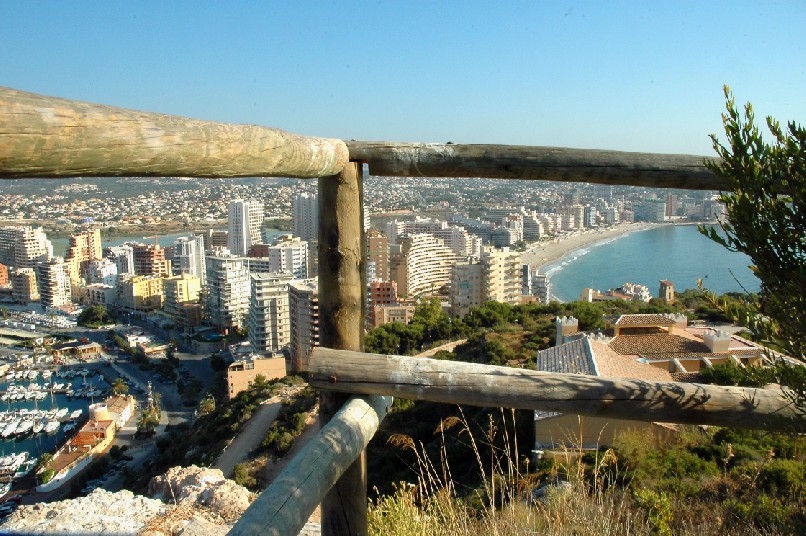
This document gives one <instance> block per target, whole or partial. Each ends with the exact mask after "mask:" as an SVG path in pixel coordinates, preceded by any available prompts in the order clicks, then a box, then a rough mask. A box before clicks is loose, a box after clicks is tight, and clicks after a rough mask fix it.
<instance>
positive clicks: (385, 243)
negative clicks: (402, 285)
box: [366, 229, 389, 281]
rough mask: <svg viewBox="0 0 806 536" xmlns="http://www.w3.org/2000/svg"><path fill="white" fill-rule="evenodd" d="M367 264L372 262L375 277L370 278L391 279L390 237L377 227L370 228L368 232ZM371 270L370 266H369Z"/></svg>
mask: <svg viewBox="0 0 806 536" xmlns="http://www.w3.org/2000/svg"><path fill="white" fill-rule="evenodd" d="M366 240H367V264H369V263H372V265H373V267H374V268H373V269H374V272H375V273H374V277H372V278H369V276H367V278H368V280H370V281H371V280H373V279H381V280H387V279H389V239H388V238H387V237H386V235H384V234H383V233H381V232H380V231H378V230H377V229H370V230H369V231H368V232H367V234H366ZM367 272H369V267H367Z"/></svg>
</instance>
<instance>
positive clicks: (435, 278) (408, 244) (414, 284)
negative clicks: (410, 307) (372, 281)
mask: <svg viewBox="0 0 806 536" xmlns="http://www.w3.org/2000/svg"><path fill="white" fill-rule="evenodd" d="M399 242H400V243H399V244H398V246H396V247H395V250H396V251H394V253H393V254H392V255H391V258H390V261H391V262H390V268H389V270H390V275H391V279H392V280H393V281H395V282H396V283H397V292H398V294H399V295H400V296H402V297H412V296H416V295H418V294H421V293H424V292H436V291H437V290H439V288H440V287H442V286H443V285H445V284H447V283H449V282H450V280H451V270H452V269H453V266H454V264H456V260H457V256H456V254H454V252H453V251H451V250H450V248H448V247H446V246H445V244H444V243H443V242H442V240H440V239H439V238H436V237H434V236H432V235H430V234H412V235H408V236H405V237H403V238H401V239H399Z"/></svg>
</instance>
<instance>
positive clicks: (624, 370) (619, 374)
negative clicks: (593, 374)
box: [590, 341, 672, 382]
mask: <svg viewBox="0 0 806 536" xmlns="http://www.w3.org/2000/svg"><path fill="white" fill-rule="evenodd" d="M590 345H591V349H592V350H593V354H594V359H595V361H596V369H597V371H598V373H599V376H603V377H609V378H630V379H636V380H645V381H655V382H670V381H672V376H671V374H669V373H668V372H667V371H665V370H663V369H661V368H658V367H654V366H652V365H649V364H647V363H641V362H640V361H638V360H636V359H635V358H633V357H627V356H624V355H619V354H618V353H616V352H615V351H614V350H613V349H612V348H610V347H609V346H608V345H607V344H605V343H603V342H600V341H590Z"/></svg>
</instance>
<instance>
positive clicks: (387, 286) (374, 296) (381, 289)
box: [367, 279, 398, 329]
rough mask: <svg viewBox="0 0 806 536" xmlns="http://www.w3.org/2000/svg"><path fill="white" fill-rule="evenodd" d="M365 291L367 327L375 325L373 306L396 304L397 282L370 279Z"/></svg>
mask: <svg viewBox="0 0 806 536" xmlns="http://www.w3.org/2000/svg"><path fill="white" fill-rule="evenodd" d="M367 290H368V292H367V327H368V328H369V329H371V328H374V327H377V325H375V324H374V322H375V308H376V307H378V306H379V305H397V303H398V302H397V283H396V282H394V281H380V280H377V279H376V280H375V281H370V282H369V285H368V289H367Z"/></svg>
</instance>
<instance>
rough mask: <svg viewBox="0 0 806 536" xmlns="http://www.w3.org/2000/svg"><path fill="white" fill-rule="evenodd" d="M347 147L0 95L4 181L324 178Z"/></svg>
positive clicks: (8, 92) (249, 128)
mask: <svg viewBox="0 0 806 536" xmlns="http://www.w3.org/2000/svg"><path fill="white" fill-rule="evenodd" d="M347 160H348V152H347V148H346V146H345V145H344V142H342V141H341V140H334V139H326V138H314V137H305V136H298V135H295V134H290V133H287V132H283V131H282V130H277V129H273V128H266V127H259V126H253V125H231V124H225V123H214V122H207V121H199V120H196V119H188V118H185V117H177V116H171V115H161V114H155V113H146V112H138V111H134V110H126V109H122V108H113V107H111V106H103V105H99V104H88V103H84V102H77V101H70V100H66V99H59V98H54V97H46V96H43V95H37V94H34V93H26V92H23V91H17V90H14V89H10V88H3V87H0V178H19V177H81V176H98V177H120V176H141V177H149V176H150V177H154V176H160V177H162V176H167V177H173V176H180V177H301V178H310V177H321V176H326V175H333V174H336V173H338V172H339V171H341V169H342V168H343V167H344V165H345V164H346V163H347Z"/></svg>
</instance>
